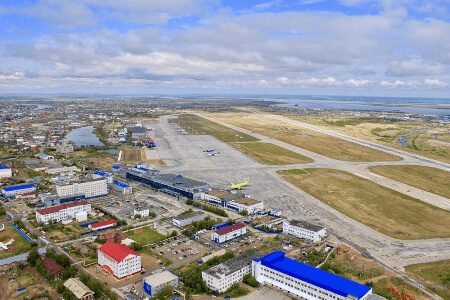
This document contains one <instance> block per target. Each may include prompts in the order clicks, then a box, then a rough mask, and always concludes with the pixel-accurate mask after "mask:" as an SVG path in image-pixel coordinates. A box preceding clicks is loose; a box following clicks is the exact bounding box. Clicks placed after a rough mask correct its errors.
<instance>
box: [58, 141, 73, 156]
mask: <svg viewBox="0 0 450 300" xmlns="http://www.w3.org/2000/svg"><path fill="white" fill-rule="evenodd" d="M73 151H75V149H74V146H73V144H72V143H71V142H69V141H68V140H61V141H59V142H58V143H57V144H56V152H58V153H63V154H66V153H72V152H73Z"/></svg>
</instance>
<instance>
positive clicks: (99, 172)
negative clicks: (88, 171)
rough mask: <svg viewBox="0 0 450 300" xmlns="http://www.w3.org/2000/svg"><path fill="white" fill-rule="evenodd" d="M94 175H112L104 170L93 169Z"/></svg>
mask: <svg viewBox="0 0 450 300" xmlns="http://www.w3.org/2000/svg"><path fill="white" fill-rule="evenodd" d="M94 175H98V176H102V177H109V176H112V174H111V173H109V172H104V171H95V172H94Z"/></svg>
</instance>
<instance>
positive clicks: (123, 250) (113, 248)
mask: <svg viewBox="0 0 450 300" xmlns="http://www.w3.org/2000/svg"><path fill="white" fill-rule="evenodd" d="M98 250H99V251H102V252H103V253H104V254H106V255H108V256H109V257H110V258H112V259H113V260H115V261H116V262H121V261H122V260H124V259H125V258H126V257H127V256H128V255H130V254H132V255H136V256H139V255H140V254H139V253H138V252H136V251H134V250H133V249H130V248H128V247H127V246H125V245H123V244H119V243H113V242H106V243H104V244H103V245H101V246H100V247H99V248H98Z"/></svg>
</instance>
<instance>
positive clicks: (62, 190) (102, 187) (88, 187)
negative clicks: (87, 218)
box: [56, 179, 108, 198]
mask: <svg viewBox="0 0 450 300" xmlns="http://www.w3.org/2000/svg"><path fill="white" fill-rule="evenodd" d="M56 192H57V193H58V196H60V197H65V196H72V195H79V194H82V195H85V197H86V198H92V197H98V196H104V195H107V194H108V185H107V183H106V179H96V180H91V181H85V182H75V183H71V184H65V185H57V186H56Z"/></svg>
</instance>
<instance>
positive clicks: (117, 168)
mask: <svg viewBox="0 0 450 300" xmlns="http://www.w3.org/2000/svg"><path fill="white" fill-rule="evenodd" d="M111 168H112V169H114V170H120V169H121V168H122V167H121V166H112V167H111Z"/></svg>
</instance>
